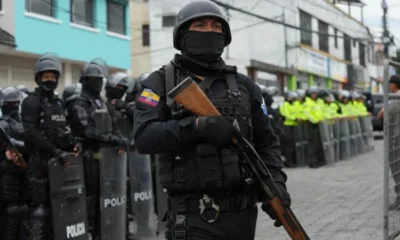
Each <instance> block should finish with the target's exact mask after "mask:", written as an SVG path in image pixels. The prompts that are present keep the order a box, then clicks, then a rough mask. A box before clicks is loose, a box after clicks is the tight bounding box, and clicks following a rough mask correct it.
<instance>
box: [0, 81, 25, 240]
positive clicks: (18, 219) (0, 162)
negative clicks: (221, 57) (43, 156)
mask: <svg viewBox="0 0 400 240" xmlns="http://www.w3.org/2000/svg"><path fill="white" fill-rule="evenodd" d="M20 94H21V93H20V92H19V91H18V90H17V89H16V88H14V87H7V88H4V89H2V91H0V98H1V99H0V101H1V103H0V105H1V106H2V107H1V109H2V112H3V116H1V117H0V128H1V129H2V131H4V132H5V133H6V134H7V135H8V136H9V138H10V140H11V142H12V143H13V145H14V146H15V147H16V148H17V150H18V151H19V153H21V154H23V157H24V158H25V159H28V156H29V155H28V152H27V151H26V149H25V144H24V141H23V127H22V122H21V118H20V115H19V103H20V97H21V96H20ZM0 150H1V153H2V154H1V155H0V239H2V240H17V239H20V240H23V239H27V238H28V200H29V195H28V194H27V193H28V191H27V190H28V188H27V181H26V172H25V170H24V169H22V168H20V167H18V166H17V165H15V164H14V163H13V162H11V161H9V160H7V159H6V157H5V151H7V150H8V149H7V146H6V145H3V143H0Z"/></svg>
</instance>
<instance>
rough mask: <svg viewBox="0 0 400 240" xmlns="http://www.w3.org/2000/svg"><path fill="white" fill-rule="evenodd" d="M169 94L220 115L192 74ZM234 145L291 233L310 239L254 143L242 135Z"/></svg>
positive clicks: (192, 108) (196, 110) (195, 108)
mask: <svg viewBox="0 0 400 240" xmlns="http://www.w3.org/2000/svg"><path fill="white" fill-rule="evenodd" d="M168 96H169V97H170V98H172V99H174V101H175V102H177V103H178V104H181V105H182V106H183V107H184V108H186V109H188V110H190V111H191V112H192V113H194V114H196V115H199V116H216V115H220V113H219V112H218V110H217V109H216V108H215V107H214V106H213V104H212V103H211V102H210V100H208V98H207V96H206V95H205V94H204V93H203V92H202V90H201V89H200V88H199V87H198V86H197V84H196V83H195V82H194V81H193V80H192V79H191V78H190V77H188V78H186V79H185V80H184V81H182V82H181V83H180V84H178V85H177V86H176V87H175V88H174V89H173V90H171V91H170V92H169V93H168ZM233 142H234V145H235V146H236V147H237V148H238V149H239V150H240V152H241V153H242V154H243V156H244V158H245V160H246V162H247V163H248V164H249V166H250V168H251V170H252V171H253V174H254V175H255V176H256V178H257V180H258V182H259V185H260V187H261V188H262V190H263V191H264V194H265V195H266V197H267V199H268V202H269V203H270V205H271V207H272V209H273V210H274V212H275V214H276V216H277V218H278V220H279V221H280V222H281V223H282V225H283V226H284V228H285V230H286V231H287V232H288V234H289V235H290V237H291V238H292V239H295V240H300V239H309V237H308V236H307V233H306V232H305V230H304V229H303V228H302V226H301V225H300V223H299V221H298V220H297V219H296V216H295V215H294V213H293V212H292V210H291V209H290V207H287V208H285V207H284V206H283V205H282V201H281V199H282V193H281V192H280V190H279V188H278V187H277V186H276V184H275V182H274V181H273V179H272V177H271V175H270V173H269V171H268V169H267V167H266V166H265V164H264V163H263V162H262V160H261V158H260V157H259V156H258V154H257V152H256V151H255V150H254V148H253V147H252V146H251V144H250V143H249V142H248V141H247V140H246V139H245V138H244V137H242V136H241V135H240V133H239V132H238V134H237V136H236V137H235V138H234V139H233Z"/></svg>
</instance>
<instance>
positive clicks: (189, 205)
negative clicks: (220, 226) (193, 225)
mask: <svg viewBox="0 0 400 240" xmlns="http://www.w3.org/2000/svg"><path fill="white" fill-rule="evenodd" d="M251 199H252V198H251V197H248V196H237V197H233V198H228V199H215V204H216V205H218V206H219V211H220V212H231V211H238V212H240V211H243V210H246V209H248V208H250V207H254V206H255V205H256V202H255V201H252V200H251ZM200 200H201V198H198V199H190V200H182V199H181V198H170V199H169V204H170V208H171V209H174V210H175V209H179V208H180V207H181V206H182V201H183V202H184V203H185V205H186V209H185V210H186V212H188V213H198V212H199V211H200V210H199V206H200ZM241 201H242V203H243V204H242V203H240V202H241Z"/></svg>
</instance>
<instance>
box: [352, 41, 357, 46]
mask: <svg viewBox="0 0 400 240" xmlns="http://www.w3.org/2000/svg"><path fill="white" fill-rule="evenodd" d="M356 46H357V40H355V39H353V47H356Z"/></svg>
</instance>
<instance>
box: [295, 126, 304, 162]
mask: <svg viewBox="0 0 400 240" xmlns="http://www.w3.org/2000/svg"><path fill="white" fill-rule="evenodd" d="M293 137H294V141H295V154H296V164H297V167H304V166H306V162H305V159H304V147H303V131H302V128H301V125H297V126H295V127H294V130H293Z"/></svg>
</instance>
